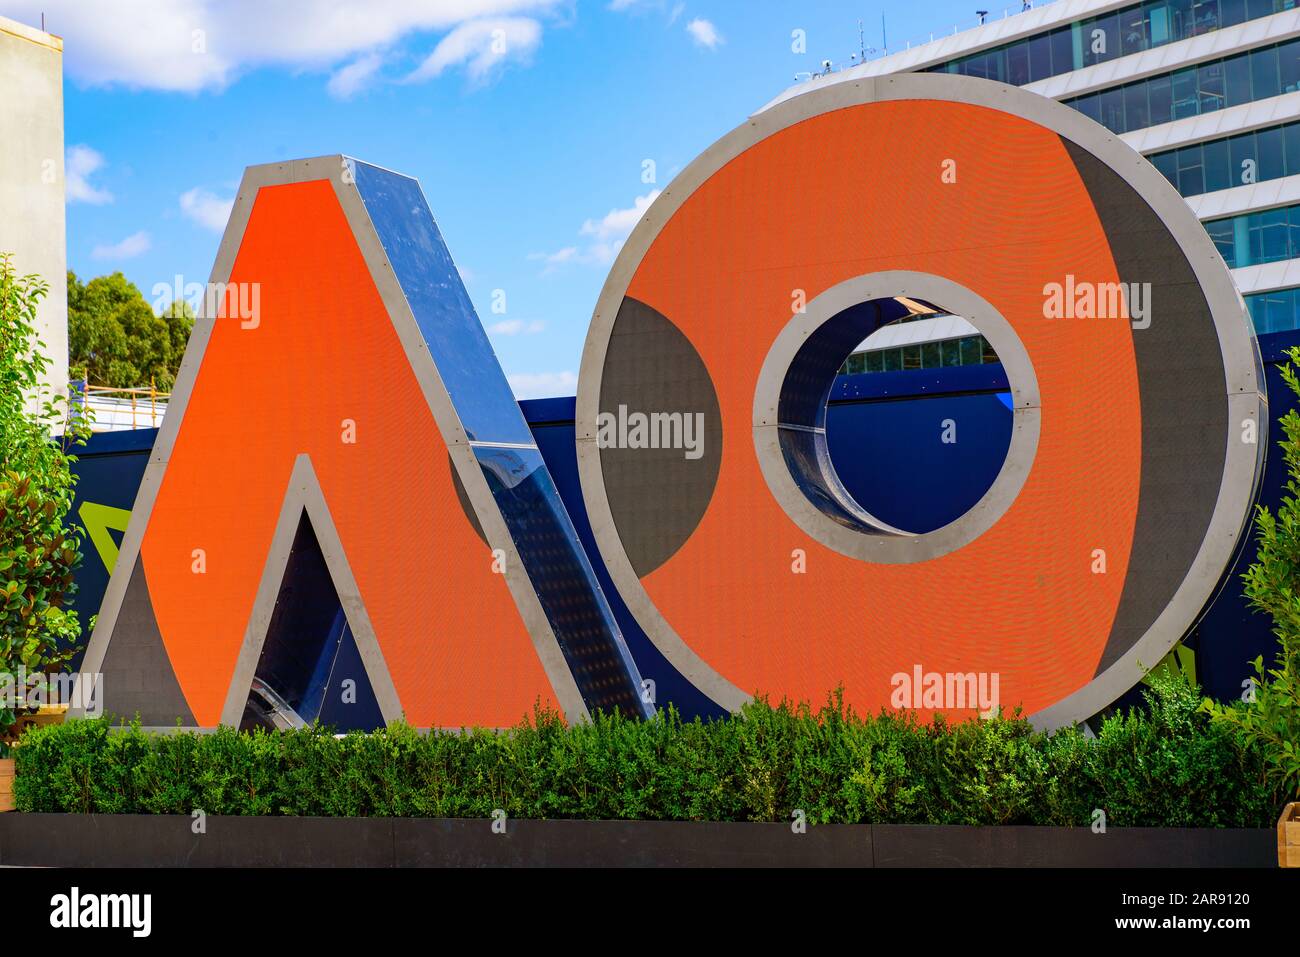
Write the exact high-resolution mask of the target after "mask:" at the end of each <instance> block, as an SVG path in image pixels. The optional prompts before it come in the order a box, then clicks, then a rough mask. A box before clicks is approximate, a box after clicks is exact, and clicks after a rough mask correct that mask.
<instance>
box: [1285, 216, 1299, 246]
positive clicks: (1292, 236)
mask: <svg viewBox="0 0 1300 957" xmlns="http://www.w3.org/2000/svg"><path fill="white" fill-rule="evenodd" d="M1287 213H1288V214H1289V217H1290V220H1291V229H1290V230H1289V232H1288V235H1287V248H1286V249H1287V251H1286V258H1287V259H1296V258H1297V257H1300V206H1292V207H1291V208H1290V209H1288V210H1287Z"/></svg>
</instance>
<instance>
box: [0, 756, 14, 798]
mask: <svg viewBox="0 0 1300 957" xmlns="http://www.w3.org/2000/svg"><path fill="white" fill-rule="evenodd" d="M13 809H14V759H13V758H0V811H12V810H13Z"/></svg>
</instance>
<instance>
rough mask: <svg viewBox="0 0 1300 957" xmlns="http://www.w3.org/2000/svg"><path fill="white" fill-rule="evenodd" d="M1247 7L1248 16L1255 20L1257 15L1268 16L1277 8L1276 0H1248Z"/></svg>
mask: <svg viewBox="0 0 1300 957" xmlns="http://www.w3.org/2000/svg"><path fill="white" fill-rule="evenodd" d="M1246 9H1247V10H1248V11H1250V12H1249V14H1248V16H1249V17H1250V18H1251V19H1252V20H1253V19H1255V18H1256V17H1266V16H1268V15H1269V14H1270V13H1274V12H1276V10H1277V7H1276V6H1275V0H1246Z"/></svg>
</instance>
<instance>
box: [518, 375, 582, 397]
mask: <svg viewBox="0 0 1300 957" xmlns="http://www.w3.org/2000/svg"><path fill="white" fill-rule="evenodd" d="M506 381H507V382H509V383H510V388H511V389H513V390H514V393H515V398H516V399H546V398H549V397H551V396H553V395H573V394H574V392H576V391H577V389H578V377H577V376H576V375H574V374H573V373H572V372H568V371H565V372H516V373H514V374H513V375H508V376H506Z"/></svg>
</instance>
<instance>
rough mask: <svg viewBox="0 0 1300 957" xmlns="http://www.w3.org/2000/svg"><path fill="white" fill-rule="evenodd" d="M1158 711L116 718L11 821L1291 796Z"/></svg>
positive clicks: (709, 815) (989, 806) (810, 813)
mask: <svg viewBox="0 0 1300 957" xmlns="http://www.w3.org/2000/svg"><path fill="white" fill-rule="evenodd" d="M1148 699H1149V700H1148V706H1147V707H1146V708H1144V709H1132V710H1129V711H1128V712H1126V713H1123V714H1117V715H1115V716H1112V717H1110V718H1108V719H1107V720H1106V721H1105V722H1104V723H1103V725H1102V727H1101V730H1100V733H1099V734H1098V735H1097V737H1096V738H1095V739H1094V738H1087V737H1085V736H1084V735H1083V734H1081V733H1080V732H1078V731H1075V730H1064V731H1060V732H1057V733H1055V734H1051V735H1048V734H1043V733H1040V732H1037V731H1035V730H1033V728H1031V727H1030V725H1029V724H1028V723H1027V722H1026V721H1024V720H1022V719H1021V718H1019V717H1013V718H997V719H993V720H987V721H969V722H962V723H958V724H952V723H946V722H944V721H942V720H939V721H936V722H934V723H933V724H923V723H920V722H919V721H917V720H916V719H915V717H913V716H911V715H909V714H883V713H882V714H881V715H878V716H866V717H864V716H859V715H857V714H855V713H854V712H853V711H852V710H851V709H849V708H847V707H845V706H844V704H843V701H842V699H841V698H840V696H838V695H835V696H832V697H831V699H830V700H829V701H828V702H827V704H826V705H824V706H823V707H821V708H819V709H812V708H810V707H808V706H807V705H798V706H796V705H791V704H788V703H782V704H780V705H776V706H773V705H771V704H769V703H767V702H765V701H761V700H760V701H757V702H755V703H753V704H751V705H749V706H748V707H746V708H745V709H744V711H743V713H741V714H740V715H739V716H737V717H733V718H728V719H724V720H717V721H708V722H705V721H698V720H697V721H689V722H688V721H683V720H682V719H681V718H680V717H679V716H678V715H677V714H676V712H674V711H672V710H668V711H665V712H661V713H660V714H659V716H657V717H656V718H654V719H652V720H649V721H636V720H629V719H624V718H620V717H617V716H614V717H610V716H597V717H596V718H595V719H594V720H593V721H592V722H590V723H587V724H582V725H580V726H578V727H574V728H569V727H566V726H565V724H564V722H563V720H562V719H561V718H560V717H559V716H558V715H556V714H554V713H552V712H549V711H546V710H541V709H539V710H537V711H536V712H535V713H534V714H533V716H532V717H531V718H530V719H528V720H525V721H524V722H522V723H521V724H519V725H518V726H516V727H514V728H512V729H509V730H506V731H502V732H488V731H472V732H467V733H430V734H420V733H419V732H417V731H415V730H414V729H412V728H410V727H408V726H405V725H402V724H396V725H393V726H391V727H389V728H388V729H387V730H385V731H381V732H378V733H375V734H349V735H346V736H344V737H338V738H336V737H334V736H333V735H332V734H330V733H329V732H328V731H326V730H323V729H320V728H314V729H308V730H303V731H293V732H274V733H266V732H260V731H259V732H254V733H239V732H236V731H232V730H229V729H222V730H219V731H216V732H214V733H212V734H197V733H190V732H185V733H176V734H157V733H147V732H144V731H142V730H141V729H140V727H139V726H138V725H131V726H127V727H125V728H122V727H118V728H114V727H113V725H112V723H111V721H110V719H108V718H101V719H98V720H83V721H72V722H69V723H67V724H65V725H61V726H53V727H45V728H35V729H32V730H30V731H29V732H28V733H27V734H26V736H25V737H24V738H23V741H22V743H21V744H20V746H19V747H18V748H17V749H16V755H17V759H18V777H17V781H16V787H15V792H16V800H17V804H18V809H19V810H20V811H53V812H75V813H95V814H128V813H131V814H141V813H143V814H187V813H189V812H191V811H192V810H194V809H202V810H204V811H205V812H206V813H208V814H263V815H265V814H281V815H324V816H344V815H346V816H355V815H374V816H402V817H406V816H418V817H422V816H431V817H484V818H486V817H489V816H490V815H491V814H492V812H493V810H494V809H497V808H500V809H503V810H505V811H506V813H507V814H508V815H509V816H510V817H512V818H586V819H599V818H605V819H612V818H624V819H628V818H635V819H648V820H713V821H788V820H790V816H791V813H792V811H793V810H794V809H796V808H798V809H802V810H803V811H804V812H805V814H806V815H807V819H808V821H809V822H810V823H814V824H817V823H826V822H845V823H866V822H870V823H904V824H1043V825H1081V826H1086V825H1088V824H1090V823H1091V822H1092V816H1093V812H1094V809H1097V808H1100V809H1102V810H1104V811H1105V813H1106V820H1107V824H1108V825H1109V826H1138V825H1144V826H1202V827H1267V826H1271V825H1272V824H1273V822H1274V821H1275V820H1276V818H1277V813H1278V809H1279V808H1280V806H1281V803H1282V798H1281V795H1280V794H1279V793H1278V792H1277V791H1276V786H1275V785H1270V784H1268V783H1267V782H1266V778H1265V774H1264V762H1263V759H1262V757H1261V755H1260V754H1259V753H1257V752H1256V751H1254V750H1252V749H1251V746H1249V745H1246V744H1242V743H1241V742H1240V740H1239V739H1238V738H1237V736H1236V735H1234V734H1233V733H1232V731H1231V729H1229V728H1224V727H1222V726H1220V725H1216V724H1214V723H1212V722H1211V721H1210V719H1209V716H1208V715H1206V714H1204V713H1203V712H1201V711H1199V710H1198V706H1199V704H1200V701H1201V699H1200V696H1199V694H1198V692H1197V691H1196V689H1194V688H1191V687H1189V686H1187V685H1185V684H1180V683H1179V681H1178V679H1160V680H1158V681H1157V682H1156V684H1155V690H1154V691H1152V692H1149V693H1148Z"/></svg>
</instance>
